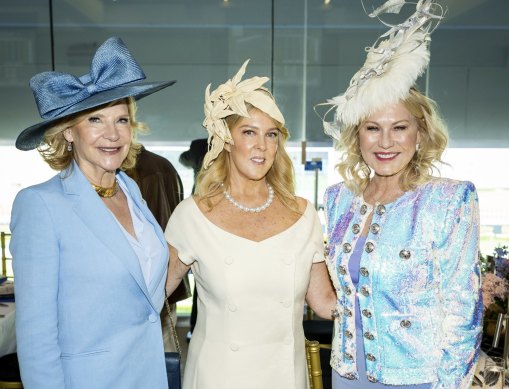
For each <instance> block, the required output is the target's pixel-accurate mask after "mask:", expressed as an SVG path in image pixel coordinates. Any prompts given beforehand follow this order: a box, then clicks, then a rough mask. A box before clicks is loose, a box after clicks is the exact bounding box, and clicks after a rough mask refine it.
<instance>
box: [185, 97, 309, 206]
mask: <svg viewBox="0 0 509 389" xmlns="http://www.w3.org/2000/svg"><path fill="white" fill-rule="evenodd" d="M246 107H247V110H248V112H251V111H253V110H258V108H255V107H253V106H252V105H251V104H248V103H246ZM258 111H260V110H258ZM260 112H263V111H260ZM243 118H244V117H243V116H240V115H237V114H234V115H230V116H228V117H226V118H225V121H226V124H227V125H228V128H229V129H230V131H231V129H232V128H234V127H235V126H236V125H237V123H238V122H239V121H240V120H242V119H243ZM271 120H272V121H273V122H274V124H275V125H276V127H277V129H278V130H279V134H278V140H277V144H278V148H277V152H276V156H275V159H274V163H273V164H272V167H271V168H270V170H269V171H268V173H267V176H266V179H267V182H268V183H269V184H270V185H271V186H272V187H273V188H274V193H275V195H276V196H277V197H278V199H279V200H280V201H281V202H282V203H283V204H284V205H285V206H286V207H287V208H289V209H290V210H292V211H294V212H296V213H300V212H299V210H298V204H297V198H296V196H295V175H294V170H293V164H292V160H291V159H290V156H289V155H288V153H287V152H286V149H285V144H286V141H287V139H288V137H289V132H288V129H287V128H286V127H285V126H283V125H282V124H281V123H279V122H278V121H277V120H274V119H273V118H271ZM229 182H230V158H229V152H228V151H227V150H225V149H223V150H222V151H221V152H220V153H219V155H218V156H217V158H216V159H215V160H214V162H213V163H212V165H210V166H209V167H208V169H204V168H203V167H202V168H201V170H200V172H199V173H198V177H197V179H196V188H195V191H194V194H195V195H197V196H198V197H199V199H200V201H205V202H206V204H207V207H208V209H209V211H210V210H212V209H213V208H214V206H215V204H214V203H213V202H212V198H214V197H215V196H217V195H218V194H220V193H223V190H224V188H223V186H222V184H223V183H224V185H225V186H226V188H228V187H229V185H230V184H229Z"/></svg>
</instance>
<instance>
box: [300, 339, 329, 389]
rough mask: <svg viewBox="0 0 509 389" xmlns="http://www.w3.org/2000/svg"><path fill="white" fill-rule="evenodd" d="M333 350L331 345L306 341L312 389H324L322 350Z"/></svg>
mask: <svg viewBox="0 0 509 389" xmlns="http://www.w3.org/2000/svg"><path fill="white" fill-rule="evenodd" d="M321 348H324V349H329V350H330V349H331V345H330V344H320V343H319V342H318V341H317V340H307V339H306V359H307V364H308V376H309V385H310V388H311V389H323V378H322V375H323V374H322V365H321V360H320V349H321Z"/></svg>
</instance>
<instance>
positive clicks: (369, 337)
mask: <svg viewBox="0 0 509 389" xmlns="http://www.w3.org/2000/svg"><path fill="white" fill-rule="evenodd" d="M364 337H365V338H366V339H367V340H374V339H375V336H374V335H373V334H372V333H371V332H365V333H364Z"/></svg>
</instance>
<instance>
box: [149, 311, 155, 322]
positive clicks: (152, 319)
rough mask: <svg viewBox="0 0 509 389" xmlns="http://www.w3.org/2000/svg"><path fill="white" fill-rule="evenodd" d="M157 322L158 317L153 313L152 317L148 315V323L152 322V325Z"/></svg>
mask: <svg viewBox="0 0 509 389" xmlns="http://www.w3.org/2000/svg"><path fill="white" fill-rule="evenodd" d="M156 320H157V316H156V315H154V314H153V313H151V314H150V315H148V321H149V322H151V323H155V322H156Z"/></svg>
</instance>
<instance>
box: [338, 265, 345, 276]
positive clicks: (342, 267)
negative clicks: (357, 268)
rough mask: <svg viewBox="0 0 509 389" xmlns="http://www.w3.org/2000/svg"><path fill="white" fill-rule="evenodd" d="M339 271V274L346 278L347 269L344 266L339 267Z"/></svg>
mask: <svg viewBox="0 0 509 389" xmlns="http://www.w3.org/2000/svg"><path fill="white" fill-rule="evenodd" d="M338 271H339V274H341V275H342V276H344V275H345V274H346V269H345V267H344V266H342V265H340V266H338Z"/></svg>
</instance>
